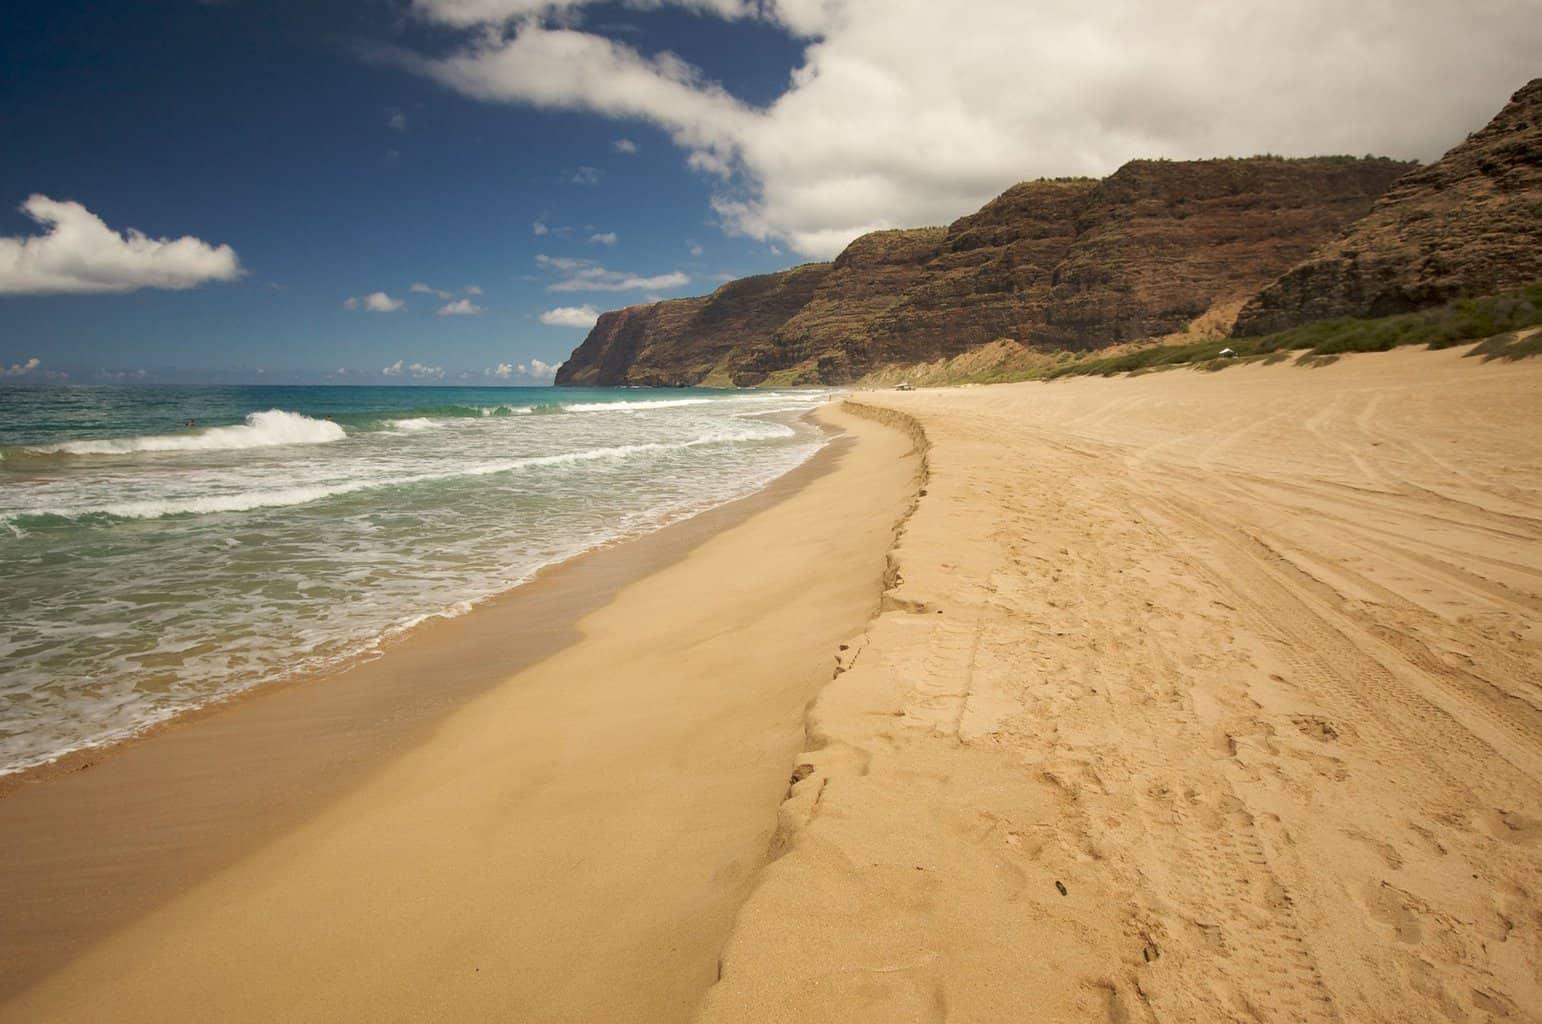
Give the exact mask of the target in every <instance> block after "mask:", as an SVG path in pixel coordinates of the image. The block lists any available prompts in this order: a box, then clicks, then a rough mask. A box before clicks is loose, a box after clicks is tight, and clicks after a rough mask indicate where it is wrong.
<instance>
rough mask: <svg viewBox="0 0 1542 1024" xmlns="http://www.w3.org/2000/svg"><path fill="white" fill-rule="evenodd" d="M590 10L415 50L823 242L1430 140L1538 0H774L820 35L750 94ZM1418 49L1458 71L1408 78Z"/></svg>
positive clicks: (802, 244)
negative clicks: (1078, 185)
mask: <svg viewBox="0 0 1542 1024" xmlns="http://www.w3.org/2000/svg"><path fill="white" fill-rule="evenodd" d="M581 6H583V0H563V2H560V3H536V2H534V0H417V2H416V8H417V10H418V11H419V12H420V13H422V14H424V15H425V16H429V17H433V18H435V19H436V20H439V21H441V22H444V23H447V24H453V25H467V26H469V25H473V24H479V25H482V26H483V27H482V29H481V30H480V31H479V32H477V33H475V34H474V35H469V36H468V37H467V41H466V42H465V43H464V44H463V46H462V47H461V48H460V49H459V50H458V51H455V52H452V53H451V54H450V55H449V56H447V57H444V58H441V59H426V58H422V57H417V56H412V55H407V56H400V57H399V59H400V60H401V61H402V62H403V63H404V64H406V65H407V66H409V67H411V68H413V69H415V70H417V71H418V72H419V73H421V74H425V75H427V76H429V77H432V78H434V79H436V80H438V81H440V82H442V83H444V84H445V85H448V86H450V87H451V88H453V89H456V90H458V91H460V92H462V93H464V94H465V95H468V96H472V97H476V98H480V99H484V100H490V101H498V102H509V103H521V104H526V105H530V106H535V107H542V108H549V109H565V110H585V111H592V112H596V113H600V114H603V115H607V116H610V117H613V118H618V119H630V120H635V121H640V122H645V123H650V124H653V125H656V126H658V127H660V128H662V129H663V130H664V131H666V132H667V133H668V134H669V135H670V137H671V138H672V139H673V141H674V142H675V143H676V144H677V145H679V146H680V147H682V148H683V149H684V150H685V151H686V152H687V154H688V159H689V163H690V164H691V166H692V167H695V168H696V169H698V170H699V171H701V172H702V173H703V174H704V175H707V176H708V177H709V179H710V180H709V186H710V187H711V188H712V189H713V193H714V194H713V197H712V206H713V209H714V210H715V211H716V212H717V214H718V216H719V218H721V221H722V223H723V225H724V227H725V228H726V229H728V230H730V231H733V232H738V233H741V234H745V235H749V236H751V237H754V238H757V239H762V240H778V241H785V242H788V243H790V244H791V245H792V247H793V248H795V249H796V250H797V251H799V252H801V253H804V254H807V255H815V256H828V255H830V254H832V253H833V252H835V251H837V250H838V249H839V248H840V247H841V246H842V245H844V244H845V243H846V242H847V241H849V240H850V239H851V238H853V237H854V236H856V235H857V234H860V233H861V232H863V231H867V230H871V229H874V228H880V227H892V226H896V225H915V224H936V223H946V222H948V221H950V220H952V219H953V218H955V217H957V216H959V215H960V214H962V213H966V212H969V211H971V210H973V209H975V208H976V207H978V206H979V205H980V204H981V203H982V202H984V201H985V200H986V199H989V198H990V197H991V196H993V195H995V194H997V193H998V192H1000V191H1001V190H1002V189H1003V188H1005V187H1006V186H1008V185H1010V184H1012V183H1013V182H1016V181H1020V180H1023V179H1027V178H1033V177H1038V176H1043V175H1050V176H1053V175H1066V174H1093V175H1102V174H1107V173H1108V172H1110V171H1112V170H1114V169H1115V168H1116V167H1118V166H1119V165H1120V164H1122V163H1123V162H1125V161H1126V160H1129V159H1131V158H1134V157H1173V158H1189V157H1203V156H1217V155H1248V154H1252V153H1259V152H1275V153H1285V154H1289V155H1307V154H1316V153H1355V154H1359V153H1365V152H1373V153H1384V154H1387V155H1390V156H1397V157H1417V158H1421V159H1433V158H1435V157H1437V156H1439V154H1440V153H1441V152H1442V151H1443V150H1444V149H1446V148H1447V147H1449V146H1451V145H1454V144H1455V143H1457V142H1459V141H1461V139H1462V137H1463V135H1464V134H1465V133H1466V132H1469V131H1473V130H1476V129H1477V128H1479V127H1481V126H1482V125H1483V124H1484V123H1485V122H1486V121H1487V120H1488V119H1489V117H1491V116H1492V115H1493V113H1494V112H1495V111H1496V110H1498V109H1499V107H1500V106H1501V105H1502V104H1503V103H1504V101H1505V100H1506V99H1507V98H1508V96H1509V94H1510V93H1511V92H1513V91H1514V90H1515V89H1517V88H1519V87H1520V86H1521V85H1523V84H1524V83H1525V82H1526V81H1527V80H1528V79H1529V78H1531V77H1532V76H1533V75H1534V74H1535V72H1536V68H1535V64H1536V61H1535V55H1536V54H1537V53H1538V52H1542V19H1539V18H1537V17H1536V10H1535V3H1534V0H1491V2H1489V3H1486V4H1484V5H1482V9H1481V12H1480V13H1477V14H1475V13H1474V10H1473V9H1472V8H1471V7H1470V6H1466V5H1461V4H1453V3H1449V2H1447V0H1408V2H1405V3H1399V4H1351V5H1344V4H1342V3H1340V2H1339V0H1298V2H1296V3H1292V4H1280V3H1277V2H1274V0H1234V2H1232V3H1228V4H1187V5H1182V6H1179V7H1174V6H1173V5H1171V4H1154V3H1148V2H1142V0H1101V2H1100V0H1045V2H1042V3H1031V4H1030V3H1023V2H1022V0H973V2H971V3H970V4H969V5H968V9H967V10H968V13H967V16H960V12H959V10H958V9H957V7H956V5H953V4H945V3H937V2H936V0H765V2H763V3H760V4H758V5H756V9H757V10H758V11H759V12H760V14H761V16H762V17H764V18H766V19H768V20H770V21H772V22H774V23H776V24H778V25H779V26H781V27H782V28H783V29H784V30H785V31H786V32H787V33H788V34H789V35H791V36H794V37H796V38H801V39H804V40H806V41H807V42H806V48H805V50H804V54H803V58H802V63H801V66H799V67H798V68H797V69H795V70H794V71H793V73H792V74H791V76H790V77H789V84H788V86H787V88H786V90H785V91H784V92H783V93H782V94H781V95H780V96H778V97H777V98H776V99H775V100H774V101H773V102H771V103H770V104H769V105H767V106H765V107H753V106H751V105H749V104H746V103H744V102H742V101H741V100H739V99H738V98H736V97H734V96H732V95H730V94H729V93H728V92H727V91H726V90H724V89H723V88H722V87H721V86H719V85H718V84H716V83H714V82H711V81H708V80H706V79H705V78H704V77H703V76H702V75H701V73H700V72H698V71H697V70H696V69H695V68H693V67H692V66H690V65H689V64H687V63H685V62H684V61H683V60H681V59H680V58H679V57H676V56H674V55H672V54H669V53H660V54H655V55H651V56H650V55H646V54H643V53H640V52H638V51H637V50H635V49H633V48H632V47H629V46H626V45H624V44H621V43H618V42H616V41H614V40H612V39H608V38H605V37H603V36H600V35H597V34H594V33H588V32H583V31H578V30H574V29H570V28H554V27H550V26H549V25H546V24H543V23H542V22H541V21H540V20H539V16H540V15H543V14H547V15H549V14H552V13H554V12H558V13H560V12H561V11H571V10H573V9H576V8H579V7H581ZM691 6H694V7H695V8H697V9H698V10H706V9H717V8H718V7H721V8H722V9H723V12H724V13H725V14H727V15H729V16H742V15H745V14H747V13H749V5H748V4H741V3H731V2H726V0H725V2H724V3H723V4H709V3H697V4H693V5H691ZM511 18H518V19H520V20H518V21H509V20H508V19H511ZM1239 39H1245V40H1247V45H1238V40H1239ZM1420 67H1423V68H1429V67H1440V68H1447V69H1450V72H1449V73H1447V74H1442V75H1423V76H1420V75H1410V74H1409V73H1408V69H1409V68H1420ZM1286 86H1288V87H1286ZM1415 115H1417V116H1415Z"/></svg>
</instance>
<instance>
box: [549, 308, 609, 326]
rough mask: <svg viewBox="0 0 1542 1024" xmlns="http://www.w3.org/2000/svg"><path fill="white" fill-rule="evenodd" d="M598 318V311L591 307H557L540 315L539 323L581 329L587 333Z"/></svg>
mask: <svg viewBox="0 0 1542 1024" xmlns="http://www.w3.org/2000/svg"><path fill="white" fill-rule="evenodd" d="M599 318H600V311H599V310H597V309H595V308H594V307H593V306H558V307H557V308H556V309H548V310H547V311H546V312H544V313H542V314H541V323H543V324H546V325H548V326H550V327H581V328H583V329H584V330H586V331H587V330H588V329H589V328H591V327H593V326H594V322H595V321H596V320H598V319H599Z"/></svg>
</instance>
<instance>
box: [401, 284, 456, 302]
mask: <svg viewBox="0 0 1542 1024" xmlns="http://www.w3.org/2000/svg"><path fill="white" fill-rule="evenodd" d="M407 290H408V291H409V292H412V293H413V294H414V295H432V296H434V297H435V298H440V299H448V298H449V297H450V293H449V292H447V291H445V290H444V289H442V288H435V287H433V286H432V285H427V284H424V283H423V282H422V281H414V282H413V283H412V287H411V288H408V289H407Z"/></svg>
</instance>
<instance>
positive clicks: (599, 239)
mask: <svg viewBox="0 0 1542 1024" xmlns="http://www.w3.org/2000/svg"><path fill="white" fill-rule="evenodd" d="M589 241H591V242H593V243H594V244H596V245H615V244H616V243H617V242H619V241H621V239H620V237H618V236H617V234H616V233H615V232H614V231H599V232H596V233H595V234H592V235H590V236H589Z"/></svg>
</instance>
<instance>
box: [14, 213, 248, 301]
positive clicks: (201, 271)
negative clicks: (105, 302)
mask: <svg viewBox="0 0 1542 1024" xmlns="http://www.w3.org/2000/svg"><path fill="white" fill-rule="evenodd" d="M20 209H21V212H22V213H24V214H26V215H27V216H28V217H30V218H31V219H32V220H34V221H36V222H37V223H38V224H40V225H42V226H43V227H44V228H45V229H46V231H45V233H44V234H41V235H30V236H25V237H14V238H0V294H8V295H48V294H59V293H65V292H77V293H78V292H131V291H136V290H138V289H140V288H166V289H171V290H181V289H184V288H196V287H198V286H199V285H201V284H204V283H206V282H208V281H234V280H235V279H236V278H238V277H240V276H241V274H242V270H241V261H240V260H239V259H238V258H237V257H236V251H235V250H234V249H232V248H231V247H230V246H228V245H210V244H209V243H208V242H204V241H202V240H200V239H197V238H194V237H193V236H191V235H184V236H183V237H181V238H176V239H170V238H150V237H149V236H147V235H146V234H144V232H142V231H139V230H137V229H135V228H129V229H128V230H127V231H125V232H124V233H122V234H119V233H118V232H116V231H114V230H113V229H112V228H109V227H108V226H107V225H106V223H104V222H103V221H102V219H101V218H100V217H98V216H97V215H96V214H94V213H92V212H91V211H90V210H88V209H86V208H85V207H84V206H82V205H81V204H79V203H74V202H63V201H60V200H56V199H50V198H48V197H47V196H45V195H32V196H29V197H28V198H27V201H26V202H24V203H22V204H21V207H20Z"/></svg>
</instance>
